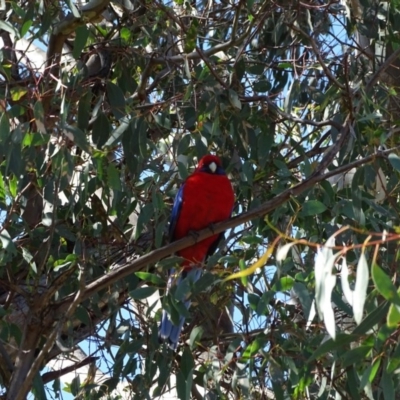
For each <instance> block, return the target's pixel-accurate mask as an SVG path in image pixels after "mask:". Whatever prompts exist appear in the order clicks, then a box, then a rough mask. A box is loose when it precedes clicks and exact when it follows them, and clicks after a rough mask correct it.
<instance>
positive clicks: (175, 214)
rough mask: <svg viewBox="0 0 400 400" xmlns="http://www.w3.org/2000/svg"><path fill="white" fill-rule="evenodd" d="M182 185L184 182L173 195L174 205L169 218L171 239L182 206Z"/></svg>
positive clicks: (171, 238)
mask: <svg viewBox="0 0 400 400" xmlns="http://www.w3.org/2000/svg"><path fill="white" fill-rule="evenodd" d="M184 187H185V184H183V185H182V186H181V187H180V188H179V190H178V193H177V194H176V196H175V200H174V205H173V206H172V213H171V219H170V221H169V239H170V240H171V241H173V240H174V232H175V226H176V222H177V221H178V217H179V214H180V212H181V208H182V203H183V188H184Z"/></svg>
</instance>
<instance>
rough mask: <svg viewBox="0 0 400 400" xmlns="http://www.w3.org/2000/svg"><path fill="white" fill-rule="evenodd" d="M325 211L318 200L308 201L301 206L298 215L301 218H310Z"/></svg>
mask: <svg viewBox="0 0 400 400" xmlns="http://www.w3.org/2000/svg"><path fill="white" fill-rule="evenodd" d="M325 210H326V205H325V204H323V203H321V202H320V201H318V200H309V201H306V202H305V203H304V204H303V208H302V210H301V212H300V215H301V216H303V217H311V216H314V215H318V214H322V213H323V212H324V211H325Z"/></svg>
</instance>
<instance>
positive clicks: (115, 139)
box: [96, 117, 137, 154]
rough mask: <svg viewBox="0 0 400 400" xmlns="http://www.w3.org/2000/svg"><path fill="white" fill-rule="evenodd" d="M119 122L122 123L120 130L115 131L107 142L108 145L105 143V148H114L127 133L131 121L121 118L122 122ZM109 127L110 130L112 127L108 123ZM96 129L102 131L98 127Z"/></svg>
mask: <svg viewBox="0 0 400 400" xmlns="http://www.w3.org/2000/svg"><path fill="white" fill-rule="evenodd" d="M100 122H101V120H99V123H100ZM119 122H120V124H119V126H118V128H117V129H115V130H114V131H113V132H112V133H111V136H110V138H109V139H108V140H107V141H106V143H104V146H105V147H112V146H114V145H115V144H116V143H117V142H118V141H119V140H120V137H121V135H122V134H123V133H125V131H126V130H127V129H128V127H129V125H130V121H129V119H128V118H127V117H123V118H121V120H120V121H119ZM107 127H108V128H109V127H110V125H109V124H108V121H107ZM96 129H101V127H100V126H97V127H96ZM136 134H137V133H136ZM107 136H108V134H107ZM102 137H104V133H103V134H102ZM134 154H136V153H134Z"/></svg>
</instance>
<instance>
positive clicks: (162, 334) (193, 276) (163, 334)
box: [158, 268, 202, 350]
mask: <svg viewBox="0 0 400 400" xmlns="http://www.w3.org/2000/svg"><path fill="white" fill-rule="evenodd" d="M201 272H202V270H201V269H200V268H193V269H192V270H191V271H189V272H186V271H184V272H183V273H182V274H180V275H179V277H178V278H177V279H176V282H175V283H176V285H177V286H178V285H183V284H188V283H189V285H192V284H193V283H195V282H197V281H198V280H199V279H200V276H201ZM188 280H189V281H188ZM173 281H174V273H173V271H172V273H171V274H170V279H169V281H168V286H167V292H168V291H169V289H170V287H171V284H172V282H173ZM185 281H186V282H185ZM183 304H184V305H185V307H186V308H187V309H189V307H190V304H191V301H190V300H186V301H185V302H184V303H183ZM184 323H185V317H184V316H182V315H181V316H180V318H179V323H178V325H175V324H174V323H173V322H172V321H171V319H170V317H169V315H168V313H167V312H166V311H165V310H163V313H162V318H161V324H160V329H159V334H158V336H159V338H160V340H161V341H163V342H166V343H167V344H168V346H169V347H170V348H171V349H172V350H175V349H176V347H177V346H178V342H179V336H180V334H181V331H182V327H183V324H184Z"/></svg>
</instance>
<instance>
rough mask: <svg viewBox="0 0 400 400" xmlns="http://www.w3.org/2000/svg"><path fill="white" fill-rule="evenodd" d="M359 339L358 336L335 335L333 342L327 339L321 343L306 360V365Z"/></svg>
mask: <svg viewBox="0 0 400 400" xmlns="http://www.w3.org/2000/svg"><path fill="white" fill-rule="evenodd" d="M358 339H359V335H354V334H351V335H346V334H344V333H339V334H337V335H336V338H335V340H333V339H328V340H326V341H324V342H323V343H321V345H320V346H319V347H318V348H317V349H316V350H315V351H314V353H313V354H312V355H311V357H310V358H309V359H308V360H307V363H309V362H311V361H313V360H316V359H317V358H319V357H321V356H323V355H325V354H326V353H329V352H331V351H334V350H338V349H345V346H347V345H348V344H350V343H352V342H355V341H357V340H358Z"/></svg>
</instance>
